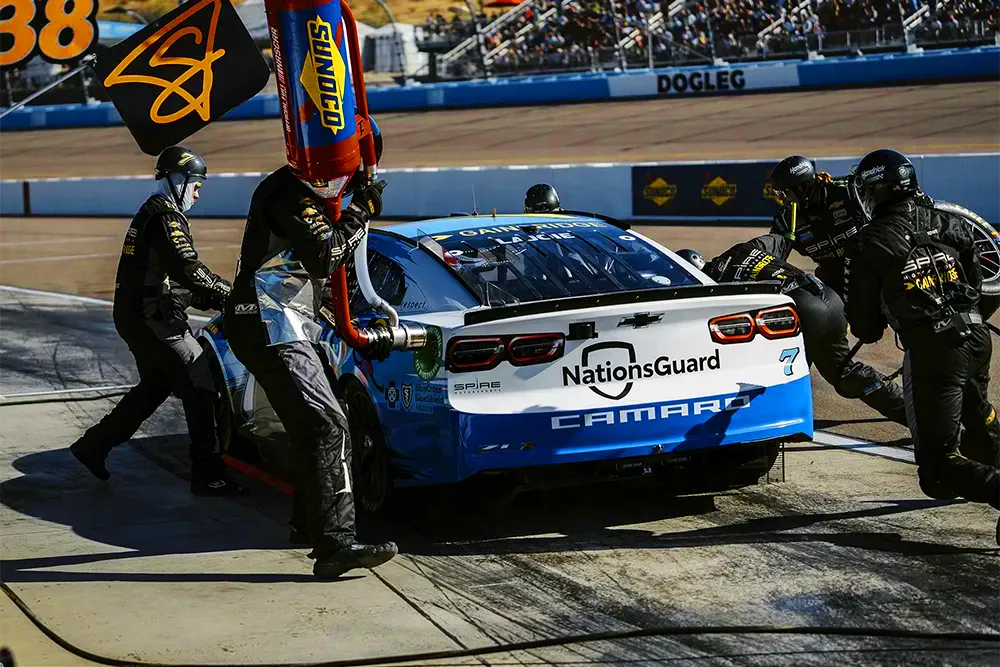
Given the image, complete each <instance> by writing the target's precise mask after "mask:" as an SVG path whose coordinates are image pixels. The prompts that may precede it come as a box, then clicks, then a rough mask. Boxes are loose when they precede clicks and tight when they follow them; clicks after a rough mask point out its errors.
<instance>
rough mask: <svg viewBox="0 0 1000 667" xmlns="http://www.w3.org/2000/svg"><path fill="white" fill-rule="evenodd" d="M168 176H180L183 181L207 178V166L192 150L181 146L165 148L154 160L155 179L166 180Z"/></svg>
mask: <svg viewBox="0 0 1000 667" xmlns="http://www.w3.org/2000/svg"><path fill="white" fill-rule="evenodd" d="M170 174H181V175H182V176H184V180H185V181H187V180H188V179H191V178H207V177H208V165H206V164H205V159H204V158H202V157H201V156H200V155H198V154H197V153H195V152H194V151H193V150H190V149H188V148H184V147H183V146H170V147H169V148H165V149H164V150H163V152H162V153H160V157H158V158H156V178H157V179H160V178H166V177H167V176H169V175H170Z"/></svg>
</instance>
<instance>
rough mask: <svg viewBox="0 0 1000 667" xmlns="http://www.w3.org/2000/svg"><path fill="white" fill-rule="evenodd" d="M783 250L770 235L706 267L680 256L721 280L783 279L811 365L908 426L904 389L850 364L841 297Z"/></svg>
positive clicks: (847, 393) (849, 394)
mask: <svg viewBox="0 0 1000 667" xmlns="http://www.w3.org/2000/svg"><path fill="white" fill-rule="evenodd" d="M778 250H779V249H778V248H776V247H775V245H774V236H773V235H771V234H766V235H764V236H760V237H758V238H755V239H752V240H750V241H746V242H744V243H737V244H736V245H734V246H733V247H732V248H730V249H729V250H727V251H725V252H724V253H722V254H721V255H719V256H718V257H716V258H715V259H713V260H712V261H710V262H708V263H707V264H706V263H705V260H704V259H702V257H701V256H700V255H698V253H696V252H695V251H693V250H680V251H678V254H679V255H681V256H682V257H684V258H685V259H686V260H688V261H689V262H691V263H692V264H694V265H695V266H696V267H698V268H700V269H701V270H702V271H704V272H705V274H706V275H708V276H709V277H710V278H712V280H715V281H716V282H720V283H722V282H738V281H757V280H778V281H781V282H782V288H781V291H782V293H784V294H787V295H788V296H790V297H791V298H792V300H793V301H794V302H795V309H796V311H797V312H798V314H799V319H800V322H801V326H802V336H803V338H805V343H806V358H807V359H808V360H809V363H810V364H812V365H815V367H816V370H818V371H819V374H820V375H822V376H823V379H825V380H826V381H827V382H829V383H830V384H831V385H833V387H834V389H836V390H837V393H838V394H840V395H841V396H843V397H845V398H857V399H860V400H861V401H862V402H863V403H864V404H865V405H867V406H868V407H870V408H872V409H874V410H875V411H876V412H878V413H879V414H881V415H882V416H884V417H886V418H887V419H890V420H892V421H894V422H896V423H897V424H902V425H903V426H906V408H905V406H904V402H903V392H902V390H901V389H900V387H899V385H897V384H895V383H893V382H886V381H885V376H884V375H882V374H881V373H879V372H878V371H876V370H875V369H874V368H872V367H871V366H867V365H865V364H863V363H861V362H857V361H853V362H850V363H847V358H848V356H850V346H849V345H848V342H847V319H846V318H845V317H844V303H843V301H842V300H841V298H840V296H838V295H837V293H836V292H835V291H833V290H832V289H830V287H829V286H828V285H825V284H824V283H823V282H822V281H821V280H820V279H819V278H816V277H815V276H811V275H809V274H808V273H806V272H805V271H802V270H801V269H798V268H796V267H794V266H792V265H791V264H789V263H788V262H785V261H782V260H781V259H778V258H777V257H776V256H775V255H774V254H773V253H775V252H778Z"/></svg>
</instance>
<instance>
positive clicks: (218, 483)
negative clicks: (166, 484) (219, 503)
mask: <svg viewBox="0 0 1000 667" xmlns="http://www.w3.org/2000/svg"><path fill="white" fill-rule="evenodd" d="M245 491H246V489H244V488H243V487H242V486H240V485H239V484H237V483H236V482H234V481H233V480H231V479H226V478H225V477H220V478H219V479H213V480H212V481H210V482H198V483H195V482H191V493H193V494H194V495H196V496H216V497H228V496H241V495H243V493H244V492H245Z"/></svg>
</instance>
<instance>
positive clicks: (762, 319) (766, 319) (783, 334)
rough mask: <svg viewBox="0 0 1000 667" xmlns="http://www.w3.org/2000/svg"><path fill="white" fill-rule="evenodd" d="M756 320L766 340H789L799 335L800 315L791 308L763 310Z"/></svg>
mask: <svg viewBox="0 0 1000 667" xmlns="http://www.w3.org/2000/svg"><path fill="white" fill-rule="evenodd" d="M755 319H756V322H757V331H759V332H760V333H761V335H762V336H764V338H771V339H774V338H789V337H791V336H794V335H796V334H797V333H799V314H798V313H796V312H795V309H794V308H792V307H791V306H779V307H777V308H768V309H767V310H762V311H760V312H759V313H757V317H756V318H755Z"/></svg>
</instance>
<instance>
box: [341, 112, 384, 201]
mask: <svg viewBox="0 0 1000 667" xmlns="http://www.w3.org/2000/svg"><path fill="white" fill-rule="evenodd" d="M368 124H369V125H371V126H372V138H373V139H374V140H375V164H378V163H379V162H381V161H382V130H381V129H379V126H378V123H376V122H375V119H374V118H372V117H371V116H368ZM364 180H365V171H364V168H363V167H359V168H358V170H357V171H356V172H354V175H352V176H351V180H350V181H348V182H347V187H345V188H344V192H343V193H342V194H341V196H342V197H346V196H347V195H349V194H351V193H352V192H354V191H355V190H357V189H358V186H359V185H361V183H362V182H363V181H364Z"/></svg>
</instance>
